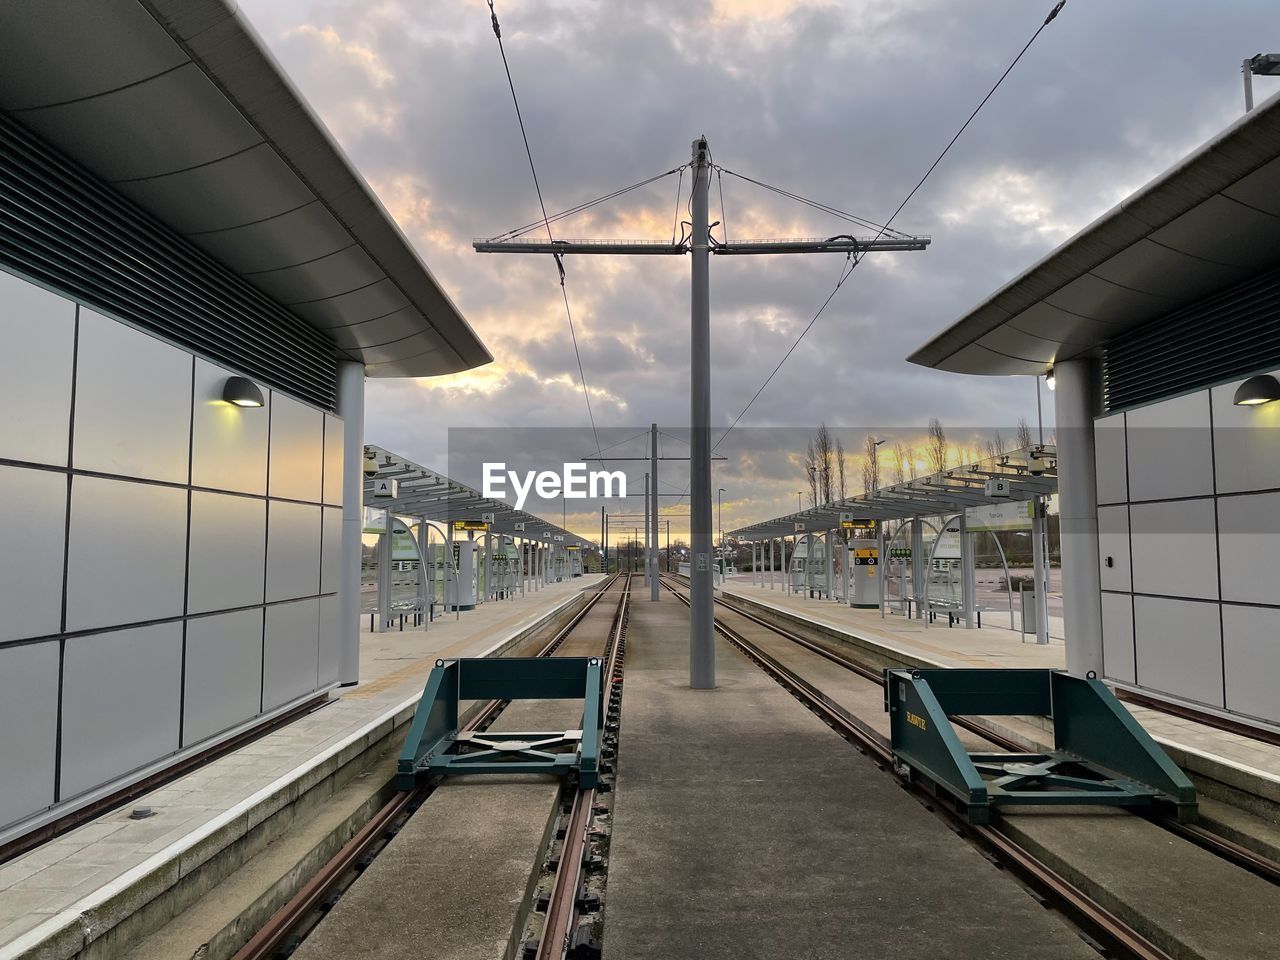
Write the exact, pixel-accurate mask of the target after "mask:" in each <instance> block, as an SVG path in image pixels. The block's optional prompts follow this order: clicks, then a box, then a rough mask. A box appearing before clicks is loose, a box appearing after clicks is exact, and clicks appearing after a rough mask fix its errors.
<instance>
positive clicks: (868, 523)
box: [840, 513, 876, 530]
mask: <svg viewBox="0 0 1280 960" xmlns="http://www.w3.org/2000/svg"><path fill="white" fill-rule="evenodd" d="M875 525H876V522H875V521H874V520H868V519H866V518H860V517H855V516H854V515H853V514H852V513H842V514H840V529H841V530H866V529H867V528H868V527H874V526H875Z"/></svg>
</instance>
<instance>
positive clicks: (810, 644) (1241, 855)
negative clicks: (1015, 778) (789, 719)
mask: <svg viewBox="0 0 1280 960" xmlns="http://www.w3.org/2000/svg"><path fill="white" fill-rule="evenodd" d="M680 586H681V587H683V584H680ZM716 604H717V605H718V606H720V607H722V608H723V609H725V610H730V611H732V612H733V613H734V614H735V615H736V616H739V617H742V618H744V619H746V620H749V621H751V622H752V623H754V624H756V625H758V626H760V627H763V628H765V629H766V630H769V631H771V632H773V633H775V634H777V635H778V636H780V637H784V638H786V639H787V640H789V641H791V642H792V643H794V644H796V645H798V646H800V647H803V648H804V649H806V650H808V651H810V652H812V653H814V654H816V655H817V656H820V657H822V658H824V659H826V660H828V661H830V662H832V663H835V664H837V665H838V666H840V667H843V668H844V669H846V670H848V671H850V672H851V673H854V674H856V675H858V676H860V677H862V678H863V679H865V680H867V681H868V682H869V683H873V684H875V685H876V686H877V687H879V688H880V689H883V688H884V674H883V673H881V672H879V671H877V670H875V669H873V668H871V667H868V666H866V665H864V664H861V663H858V662H857V661H855V660H853V659H851V658H849V657H847V656H844V655H842V654H840V653H839V652H837V651H835V650H832V649H830V648H829V647H827V646H825V645H824V644H822V643H818V642H815V641H813V640H809V639H807V638H805V637H803V636H801V635H800V634H798V633H796V632H794V631H791V630H787V629H785V628H783V627H780V626H778V625H776V624H773V623H770V622H769V621H767V620H765V619H763V618H761V617H758V616H756V615H755V614H753V613H750V612H749V611H746V610H743V609H741V608H740V607H738V606H737V605H736V604H733V603H730V602H728V601H726V600H724V599H722V598H720V597H717V598H716ZM951 722H952V723H953V724H954V725H955V726H957V727H960V728H962V729H964V730H968V731H969V732H970V733H972V734H974V735H975V736H978V737H980V738H982V739H983V740H985V741H986V742H987V743H989V744H992V745H993V746H996V747H998V748H999V749H1001V750H1008V751H1010V752H1013V753H1019V752H1022V751H1024V750H1027V749H1030V748H1031V746H1032V745H1031V744H1028V743H1022V742H1019V741H1017V740H1013V739H1010V738H1009V737H1007V736H1005V735H1004V734H1002V733H1000V732H999V731H998V730H994V729H992V728H991V727H989V726H987V725H986V724H984V723H982V722H980V721H977V720H974V719H972V718H971V717H952V718H951ZM864 729H868V730H869V728H864ZM882 742H884V741H883V740H882ZM886 746H887V744H886ZM1137 815H1142V816H1146V819H1148V820H1149V821H1151V822H1152V823H1154V824H1155V825H1157V826H1159V827H1161V828H1163V829H1165V830H1167V831H1169V832H1170V833H1172V834H1175V835H1177V836H1179V837H1181V838H1183V839H1184V840H1187V841H1189V842H1190V843H1193V844H1195V845H1196V846H1198V847H1201V848H1202V849H1204V850H1207V851H1208V852H1210V853H1212V854H1213V855H1214V856H1217V857H1221V858H1222V859H1223V860H1226V861H1228V862H1230V863H1232V864H1234V865H1235V866H1237V867H1240V868H1241V869H1243V870H1247V871H1249V872H1250V873H1253V874H1255V875H1257V876H1259V877H1261V878H1262V879H1264V880H1267V881H1268V882H1270V883H1273V884H1276V885H1278V886H1280V862H1277V861H1275V860H1273V859H1271V858H1269V857H1266V856H1264V855H1263V854H1261V853H1258V852H1257V851H1255V850H1251V849H1249V848H1248V847H1245V846H1242V845H1241V844H1238V843H1236V842H1235V841H1233V840H1229V839H1227V838H1226V837H1223V836H1220V835H1219V834H1217V833H1214V832H1213V831H1212V830H1210V829H1208V828H1206V827H1204V826H1201V825H1199V824H1187V823H1179V822H1178V821H1177V819H1176V818H1175V817H1173V816H1170V815H1168V814H1166V813H1163V812H1159V811H1157V812H1153V813H1150V814H1137Z"/></svg>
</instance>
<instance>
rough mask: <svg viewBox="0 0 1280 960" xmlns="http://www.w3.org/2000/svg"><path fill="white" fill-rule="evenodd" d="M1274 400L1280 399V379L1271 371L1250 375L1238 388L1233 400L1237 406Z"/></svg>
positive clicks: (1250, 405)
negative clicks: (1255, 375)
mask: <svg viewBox="0 0 1280 960" xmlns="http://www.w3.org/2000/svg"><path fill="white" fill-rule="evenodd" d="M1272 400H1280V380H1277V379H1276V378H1275V377H1273V376H1272V375H1271V374H1269V373H1264V374H1261V375H1260V376H1257V377H1250V378H1249V379H1248V380H1246V381H1245V382H1244V383H1242V384H1240V386H1238V387H1237V388H1236V395H1235V396H1234V397H1232V398H1231V402H1232V403H1234V404H1235V405H1236V406H1237V407H1256V406H1259V405H1260V404H1263V403H1270V402H1271V401H1272Z"/></svg>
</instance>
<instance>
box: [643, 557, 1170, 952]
mask: <svg viewBox="0 0 1280 960" xmlns="http://www.w3.org/2000/svg"><path fill="white" fill-rule="evenodd" d="M661 582H662V584H663V586H664V587H666V589H667V590H668V591H669V592H670V593H671V594H672V595H674V596H675V597H677V598H678V599H680V600H681V602H683V603H685V604H686V605H688V603H689V599H688V596H687V595H686V594H685V593H684V592H683V591H682V590H681V589H677V586H676V585H673V584H672V582H670V581H669V580H668V579H666V578H662V580H661ZM681 586H682V585H681ZM716 602H717V604H718V605H719V606H720V608H721V609H723V610H726V611H728V612H729V613H731V614H734V615H738V616H741V617H743V618H745V619H747V620H749V621H751V622H753V623H755V624H758V625H759V626H761V627H764V628H766V629H767V630H769V631H771V632H772V633H774V634H778V635H780V636H782V637H784V638H785V639H787V640H792V641H794V642H796V643H798V644H800V645H801V646H803V647H805V648H806V649H808V650H810V651H811V652H813V653H816V654H817V655H819V656H822V657H823V658H825V659H828V660H831V661H832V662H834V663H837V664H839V665H841V666H845V667H848V668H849V669H850V670H851V671H852V672H854V673H856V674H858V675H859V676H862V677H864V678H865V679H868V680H871V679H872V678H871V676H869V675H868V674H871V673H872V671H870V670H869V668H866V667H862V666H861V665H857V664H852V663H851V662H850V661H846V660H844V658H841V657H840V656H839V655H838V654H835V653H834V652H833V651H829V650H825V649H823V648H821V647H819V646H818V645H816V644H812V643H811V642H810V641H808V640H805V639H804V638H801V637H797V636H796V635H794V634H791V633H790V632H789V631H785V630H783V629H781V628H778V627H775V626H774V625H773V624H770V623H768V622H767V621H764V620H761V619H760V618H757V617H754V616H753V615H751V614H746V613H743V612H741V611H738V610H736V609H734V608H733V607H732V606H729V605H728V604H724V603H723V602H722V601H720V599H719V598H717V600H716ZM726 619H727V618H725V617H722V616H720V615H719V614H717V616H716V618H715V629H716V630H717V631H719V633H720V634H721V636H723V637H724V638H725V639H726V640H727V641H728V642H729V644H730V645H731V646H732V647H734V648H735V649H737V650H738V651H739V652H741V653H742V654H743V655H744V656H746V657H747V658H748V659H749V660H751V661H752V662H754V663H755V664H756V665H757V666H759V667H760V668H761V669H762V670H764V672H765V673H767V674H769V676H771V677H772V678H773V679H774V680H775V681H776V682H778V683H779V684H780V685H781V686H782V687H783V688H784V689H786V690H787V691H788V692H789V693H791V694H792V696H794V697H796V699H798V700H799V701H800V702H801V703H803V704H804V705H805V706H806V707H808V708H809V710H811V711H812V712H813V713H814V714H815V715H817V716H818V717H819V719H821V720H822V721H823V722H824V723H826V724H827V725H828V726H829V727H831V728H832V729H833V730H834V731H835V732H836V733H837V734H839V735H840V736H841V737H842V738H844V739H845V740H846V741H848V742H849V743H850V744H851V745H853V746H854V747H855V748H856V749H857V750H859V752H861V753H863V754H864V755H866V756H867V757H868V758H869V759H871V760H872V761H873V762H874V763H875V764H876V765H877V766H878V767H879V768H880V769H881V770H883V771H885V772H886V773H888V774H890V775H892V776H895V779H896V778H897V777H896V774H894V772H893V753H892V751H891V749H890V747H889V744H888V743H887V742H886V741H885V739H884V738H883V737H882V736H881V735H879V734H878V733H877V732H876V731H874V730H873V729H872V728H871V727H870V726H869V725H868V724H866V723H865V722H863V721H861V720H859V719H858V718H857V717H856V716H855V715H854V714H853V713H851V712H850V711H848V710H846V709H845V708H844V707H842V706H841V705H840V704H839V703H837V702H836V701H835V700H834V699H833V698H832V697H830V696H828V695H827V694H826V693H824V692H823V691H822V690H821V689H820V688H819V687H818V686H817V685H815V684H813V683H812V682H810V681H809V680H807V679H805V678H804V677H803V676H801V675H800V674H799V673H798V672H797V671H796V670H793V669H792V668H790V667H788V666H787V665H785V664H783V663H782V662H781V661H780V660H779V659H778V658H777V657H774V656H772V655H771V654H770V653H768V652H767V651H765V650H764V649H762V648H761V646H760V645H759V644H757V643H755V642H753V641H752V640H751V639H749V638H748V637H746V636H745V635H744V634H743V633H742V632H741V631H740V630H739V629H735V627H734V626H733V625H730V624H729V623H726V622H725V620H726ZM873 682H874V681H873ZM981 735H982V736H986V734H985V733H983V734H981ZM899 782H900V783H901V785H902V786H903V788H904V789H906V790H908V791H910V792H912V793H913V794H914V795H915V796H916V798H917V799H918V800H920V802H921V803H922V804H923V805H924V806H925V807H926V809H928V810H929V811H930V812H932V813H933V814H934V815H936V816H938V817H939V818H940V819H942V820H943V821H944V822H945V823H946V824H947V825H948V827H950V828H951V829H952V830H953V831H954V832H956V833H958V834H961V835H962V836H966V837H968V838H969V839H971V840H972V841H973V842H975V843H976V844H977V845H978V846H979V848H980V849H982V850H983V851H984V852H985V853H987V854H988V855H989V856H990V857H993V858H994V859H995V861H996V862H998V863H999V864H1000V865H1002V866H1004V867H1005V868H1007V869H1009V870H1010V871H1011V872H1013V873H1014V874H1015V875H1017V876H1018V877H1019V878H1020V879H1021V880H1022V882H1023V883H1025V884H1026V885H1027V886H1028V887H1030V888H1031V889H1032V890H1033V891H1035V892H1036V894H1037V895H1038V896H1039V897H1042V898H1043V899H1044V900H1045V902H1047V903H1050V904H1052V905H1054V906H1055V907H1056V908H1057V909H1058V910H1059V911H1060V912H1061V913H1062V914H1063V915H1064V916H1065V917H1067V918H1068V919H1069V920H1070V921H1071V922H1072V923H1073V924H1074V925H1075V926H1076V927H1077V928H1078V929H1080V930H1082V931H1083V932H1084V933H1085V934H1086V935H1087V936H1088V937H1089V938H1091V939H1092V940H1093V941H1094V942H1095V943H1098V944H1100V945H1102V947H1103V949H1105V950H1109V951H1111V953H1110V954H1108V955H1110V956H1124V957H1129V958H1134V960H1172V957H1173V954H1170V953H1168V952H1166V951H1165V950H1164V949H1162V948H1161V947H1160V946H1158V945H1156V944H1155V943H1153V942H1152V941H1151V940H1150V939H1148V938H1147V937H1146V936H1144V935H1143V934H1142V933H1141V932H1139V931H1138V930H1136V929H1135V928H1134V927H1133V926H1131V925H1130V924H1129V923H1128V922H1126V921H1125V920H1124V919H1122V918H1121V917H1119V916H1117V915H1116V914H1115V913H1113V912H1112V911H1110V910H1108V909H1107V908H1106V907H1105V906H1103V905H1102V904H1100V903H1098V901H1097V900H1095V899H1094V898H1093V897H1091V896H1090V895H1089V894H1088V893H1087V892H1085V891H1084V890H1082V889H1081V888H1080V887H1078V886H1077V885H1075V884H1073V883H1072V882H1071V881H1069V880H1068V879H1067V878H1065V877H1064V876H1062V875H1061V874H1060V873H1058V872H1057V871H1056V870H1054V869H1053V868H1052V867H1050V866H1049V865H1048V864H1046V863H1044V862H1043V861H1042V860H1040V859H1039V858H1038V857H1036V856H1035V855H1034V854H1033V853H1032V852H1030V851H1029V850H1027V849H1025V848H1024V847H1023V846H1021V845H1020V844H1019V843H1018V841H1016V840H1015V839H1013V838H1012V837H1010V836H1008V835H1006V834H1005V833H1003V832H1002V831H1001V830H1000V829H999V828H998V827H997V826H995V825H979V824H970V823H969V822H968V821H967V820H966V819H965V818H964V817H962V816H960V815H959V814H958V813H957V812H956V811H954V810H952V809H950V807H949V805H948V804H945V803H940V802H938V799H939V798H938V797H937V796H936V795H935V794H934V793H933V792H931V791H930V790H928V789H926V788H925V787H924V785H922V784H920V783H918V782H912V783H906V782H902V781H901V780H899Z"/></svg>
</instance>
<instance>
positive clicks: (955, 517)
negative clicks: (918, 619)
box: [924, 513, 960, 630]
mask: <svg viewBox="0 0 1280 960" xmlns="http://www.w3.org/2000/svg"><path fill="white" fill-rule="evenodd" d="M959 518H960V514H958V513H953V514H951V515H950V516H949V517H948V518H947V519H946V520H944V521H943V522H942V530H939V529H938V528H937V527H933V524H932V523H931V524H929V526H931V527H933V530H934V534H933V545H932V546H930V547H929V563H928V564H927V565H926V566H925V568H924V628H925V629H926V630H928V629H929V609H930V608H929V571H930V570H932V569H933V555H934V554H935V553H937V552H938V541H939V540H941V539H942V531H943V530H945V529H947V524H949V523H950V522H951V521H952V520H958V519H959Z"/></svg>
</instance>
